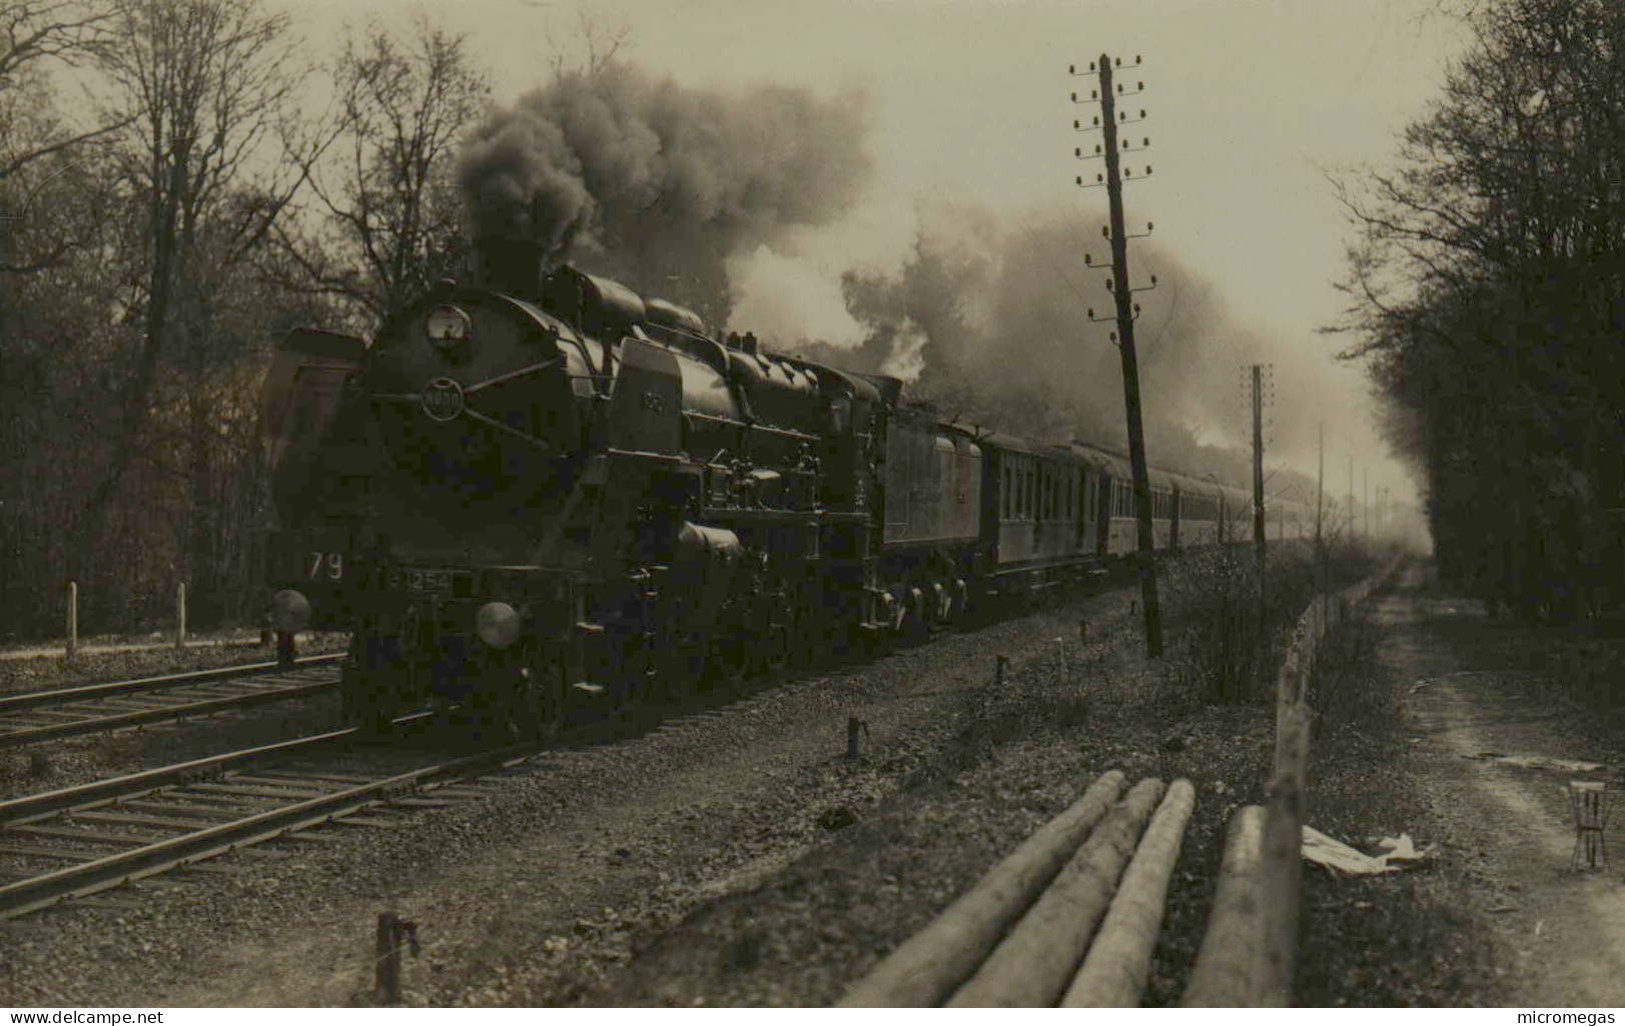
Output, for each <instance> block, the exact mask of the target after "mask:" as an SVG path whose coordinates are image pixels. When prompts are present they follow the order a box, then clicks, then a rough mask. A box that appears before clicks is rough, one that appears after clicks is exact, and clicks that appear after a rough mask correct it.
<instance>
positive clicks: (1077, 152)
mask: <svg viewBox="0 0 1625 1026" xmlns="http://www.w3.org/2000/svg"><path fill="white" fill-rule="evenodd" d="M1072 155H1073V156H1074V157H1081V156H1083V147H1082V146H1074V147H1072Z"/></svg>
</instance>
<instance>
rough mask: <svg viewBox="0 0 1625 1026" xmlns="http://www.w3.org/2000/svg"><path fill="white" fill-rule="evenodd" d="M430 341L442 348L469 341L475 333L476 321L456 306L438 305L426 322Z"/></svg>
mask: <svg viewBox="0 0 1625 1026" xmlns="http://www.w3.org/2000/svg"><path fill="white" fill-rule="evenodd" d="M423 327H424V330H425V331H426V332H428V334H429V341H430V342H433V343H434V344H435V345H436V346H438V347H440V348H441V349H445V348H448V347H450V346H454V345H458V344H460V343H463V342H467V341H468V340H469V339H470V338H472V337H473V335H474V322H473V321H472V320H470V319H469V316H468V314H466V313H464V312H463V311H462V310H459V309H458V308H457V307H455V306H437V307H435V308H434V309H433V310H431V311H430V312H429V318H428V320H427V321H425V322H424V325H423Z"/></svg>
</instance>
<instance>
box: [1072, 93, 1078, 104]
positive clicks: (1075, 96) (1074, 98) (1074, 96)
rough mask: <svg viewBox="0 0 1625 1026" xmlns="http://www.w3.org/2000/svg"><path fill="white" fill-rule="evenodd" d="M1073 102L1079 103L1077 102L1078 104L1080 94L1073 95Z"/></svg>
mask: <svg viewBox="0 0 1625 1026" xmlns="http://www.w3.org/2000/svg"><path fill="white" fill-rule="evenodd" d="M1072 102H1073V103H1077V102H1078V94H1077V93H1073V94H1072Z"/></svg>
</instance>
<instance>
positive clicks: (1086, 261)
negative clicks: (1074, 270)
mask: <svg viewBox="0 0 1625 1026" xmlns="http://www.w3.org/2000/svg"><path fill="white" fill-rule="evenodd" d="M1094 262H1095V258H1094V257H1092V256H1090V255H1089V254H1088V253H1085V254H1084V255H1083V266H1085V267H1088V266H1089V265H1090V264H1092V263H1094Z"/></svg>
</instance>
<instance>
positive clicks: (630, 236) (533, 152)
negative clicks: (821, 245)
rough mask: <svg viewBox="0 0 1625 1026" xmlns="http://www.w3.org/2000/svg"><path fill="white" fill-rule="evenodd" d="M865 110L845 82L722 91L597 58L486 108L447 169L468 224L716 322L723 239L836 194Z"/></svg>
mask: <svg viewBox="0 0 1625 1026" xmlns="http://www.w3.org/2000/svg"><path fill="white" fill-rule="evenodd" d="M865 122H866V117H865V112H864V104H863V102H862V98H861V97H859V96H853V95H842V96H837V97H834V98H831V99H820V98H818V97H815V96H813V95H811V94H809V93H807V92H805V91H803V90H798V89H788V88H782V87H776V86H766V87H762V88H759V89H756V90H753V91H751V92H750V93H749V94H748V95H737V96H735V95H724V94H722V93H717V92H709V91H704V90H697V89H691V88H687V87H684V86H680V85H678V84H677V83H675V82H673V81H671V80H669V79H665V80H657V79H654V78H650V77H649V76H647V75H644V74H643V73H641V72H639V71H637V70H635V69H633V68H631V67H628V66H621V65H610V66H607V67H604V68H600V69H598V70H596V71H592V72H571V73H565V74H563V75H560V76H559V77H558V78H557V79H556V80H555V81H554V82H553V83H552V84H551V85H549V86H547V87H545V88H542V89H539V90H537V91H535V92H532V93H530V94H528V95H526V96H524V97H522V98H521V99H520V100H519V101H518V102H517V103H516V104H515V105H514V106H513V108H511V109H509V110H505V111H501V112H499V113H497V114H495V115H494V116H492V117H491V118H490V119H489V120H488V121H487V122H486V123H485V124H484V125H482V126H481V127H480V128H479V129H478V130H477V131H476V132H475V134H474V138H473V140H472V141H471V144H470V145H469V147H468V149H467V151H466V152H465V154H464V157H463V160H462V163H461V166H460V168H459V184H460V186H461V188H462V191H463V195H464V198H465V200H466V201H467V205H468V209H469V214H470V218H471V221H472V228H473V231H474V235H475V238H476V239H479V240H488V239H492V238H497V239H510V240H524V241H527V242H529V243H531V244H532V245H533V246H534V247H536V249H537V250H538V251H539V255H540V257H541V259H542V260H543V261H544V262H547V263H552V262H557V261H560V260H572V261H578V262H581V263H582V264H583V265H585V266H586V267H587V268H588V269H590V270H594V271H598V272H600V273H605V274H609V275H611V276H613V277H617V278H620V279H622V280H625V281H626V282H627V283H628V284H630V285H632V286H633V287H634V288H637V289H638V290H639V291H641V292H644V293H646V294H651V295H660V296H666V297H668V298H671V299H675V300H677V301H678V302H682V303H684V304H686V305H689V306H692V307H694V308H695V309H697V310H698V311H699V312H700V313H701V314H702V315H703V316H705V317H706V319H707V320H710V321H712V322H713V323H720V322H721V321H723V320H725V319H726V316H727V313H728V310H729V309H730V307H731V302H732V300H731V297H730V295H729V290H728V277H727V273H726V271H725V269H724V263H725V261H726V260H727V258H728V257H729V256H730V255H732V254H734V253H736V252H738V251H740V250H743V249H745V248H747V247H754V246H757V245H760V244H762V243H771V242H772V241H773V240H774V239H775V238H776V237H777V236H778V235H779V234H780V233H781V232H783V231H784V230H786V229H788V228H791V227H794V226H797V225H814V224H822V223H825V222H827V221H829V220H831V219H833V218H834V217H836V216H837V215H839V214H840V213H841V212H842V211H843V210H844V209H845V208H846V206H847V205H848V204H849V203H850V202H851V200H852V199H853V197H854V196H855V195H856V193H857V190H858V188H859V186H860V185H861V184H862V182H863V179H864V177H865V175H866V173H867V171H868V167H869V164H868V158H867V157H866V155H865V152H864V146H863V143H864V128H865Z"/></svg>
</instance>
